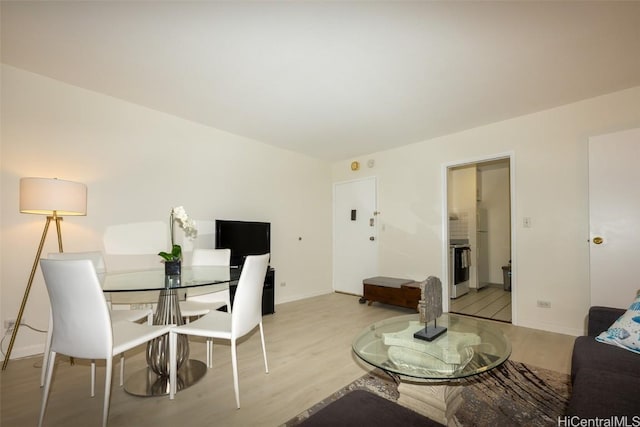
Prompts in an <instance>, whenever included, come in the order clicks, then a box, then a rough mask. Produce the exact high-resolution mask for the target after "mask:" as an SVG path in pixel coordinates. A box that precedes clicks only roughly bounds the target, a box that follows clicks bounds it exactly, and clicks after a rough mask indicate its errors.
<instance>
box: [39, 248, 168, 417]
mask: <svg viewBox="0 0 640 427" xmlns="http://www.w3.org/2000/svg"><path fill="white" fill-rule="evenodd" d="M40 267H41V269H42V274H43V275H44V281H45V285H46V288H47V292H48V294H49V301H50V303H51V313H52V319H53V323H52V329H53V333H52V339H51V346H50V347H49V355H48V357H47V365H48V366H47V375H46V378H45V384H44V391H43V394H42V406H41V408H40V418H39V421H38V425H39V426H42V423H43V420H44V415H45V411H46V408H47V402H48V399H49V391H50V388H51V379H52V377H53V370H54V367H55V360H56V355H57V354H58V353H60V354H64V355H67V356H69V357H75V358H80V359H91V360H94V359H105V360H106V374H105V375H106V378H105V388H104V408H103V413H102V425H103V426H106V425H107V419H108V417H109V400H110V397H111V377H112V371H113V357H114V356H115V355H117V354H122V353H123V352H125V351H127V350H129V349H131V348H134V347H137V346H139V345H141V344H144V343H146V342H148V341H151V340H153V339H154V338H158V337H160V336H162V335H164V334H166V333H168V332H169V330H170V328H171V326H170V325H147V324H140V323H135V322H128V321H118V322H112V321H111V315H110V311H109V308H108V306H107V302H106V300H105V297H104V295H103V293H102V289H101V287H100V281H99V280H98V275H97V274H96V270H95V268H94V266H93V263H92V262H91V261H90V260H87V259H80V260H53V259H42V260H40ZM79 301H82V304H78V302H79ZM170 344H171V341H170ZM170 353H175V349H173V348H171V349H170ZM174 368H175V365H172V366H170V368H169V369H170V371H171V372H170V377H172V378H176V375H175V373H173V372H172V370H173V369H174Z"/></svg>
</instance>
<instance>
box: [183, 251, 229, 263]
mask: <svg viewBox="0 0 640 427" xmlns="http://www.w3.org/2000/svg"><path fill="white" fill-rule="evenodd" d="M191 265H222V266H225V265H231V249H194V250H193V256H192V258H191Z"/></svg>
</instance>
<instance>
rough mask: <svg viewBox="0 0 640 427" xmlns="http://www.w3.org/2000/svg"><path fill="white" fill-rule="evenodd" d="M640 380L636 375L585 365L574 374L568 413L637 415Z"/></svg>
mask: <svg viewBox="0 0 640 427" xmlns="http://www.w3.org/2000/svg"><path fill="white" fill-rule="evenodd" d="M639 383H640V378H638V377H633V376H628V375H625V374H622V373H617V372H611V371H602V370H600V369H597V368H596V369H591V368H584V369H582V370H581V371H580V374H579V375H578V376H577V377H576V378H575V381H574V384H573V391H572V394H571V401H570V402H569V407H568V409H567V415H569V416H579V417H581V418H583V419H584V418H589V419H593V418H596V417H599V418H608V417H612V416H625V415H626V416H627V417H634V416H638V415H640V393H638V384H639ZM631 420H632V418H628V421H631ZM576 425H578V424H576Z"/></svg>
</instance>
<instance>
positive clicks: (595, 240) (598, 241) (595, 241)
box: [592, 236, 604, 245]
mask: <svg viewBox="0 0 640 427" xmlns="http://www.w3.org/2000/svg"><path fill="white" fill-rule="evenodd" d="M592 242H593V243H594V244H596V245H601V244H602V243H604V239H603V238H602V237H600V236H598V237H594V238H593V240H592Z"/></svg>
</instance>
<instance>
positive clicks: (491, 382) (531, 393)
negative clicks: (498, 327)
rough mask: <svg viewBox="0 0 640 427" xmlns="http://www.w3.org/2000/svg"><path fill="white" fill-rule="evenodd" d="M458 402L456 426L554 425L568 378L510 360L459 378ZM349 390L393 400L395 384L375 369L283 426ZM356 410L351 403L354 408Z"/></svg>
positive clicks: (565, 399) (563, 405)
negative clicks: (461, 398) (480, 372)
mask: <svg viewBox="0 0 640 427" xmlns="http://www.w3.org/2000/svg"><path fill="white" fill-rule="evenodd" d="M460 386H462V387H464V389H463V391H462V397H463V399H464V401H463V403H462V405H461V406H460V408H459V409H458V411H457V412H456V414H455V421H454V422H455V424H457V425H460V426H478V427H484V426H491V427H495V426H505V427H512V426H531V427H534V426H535V427H538V426H556V425H557V423H558V417H559V416H561V415H563V414H564V413H565V411H566V408H567V403H568V399H569V395H570V387H571V386H570V380H569V376H568V375H566V374H561V373H558V372H554V371H550V370H547V369H542V368H536V367H532V366H529V365H526V364H524V363H519V362H512V361H510V360H508V361H507V362H505V363H504V364H502V366H500V367H498V368H495V369H493V370H491V371H489V372H486V373H484V374H481V375H479V376H476V377H472V378H470V379H466V380H462V381H461V383H460ZM352 390H367V391H370V392H372V393H375V394H377V395H379V396H381V397H384V398H385V399H388V400H391V401H393V402H395V401H396V400H397V399H398V387H397V384H396V383H395V382H394V381H393V379H392V378H391V377H389V376H388V375H387V374H385V373H384V372H383V371H381V370H379V369H375V370H373V371H371V372H369V373H368V374H365V375H364V376H362V377H361V378H359V379H357V380H356V381H354V382H353V383H351V384H349V385H347V386H346V387H344V388H342V389H340V390H338V391H337V392H336V393H334V394H332V395H331V396H329V397H327V398H326V399H324V400H322V401H321V402H319V403H317V404H316V405H314V406H312V407H311V408H309V409H307V410H306V411H303V412H302V413H300V414H298V415H297V416H296V417H294V418H292V419H291V420H289V421H287V422H286V423H285V424H283V426H285V427H292V426H296V425H298V424H299V423H300V422H301V421H303V420H304V419H306V418H308V417H310V416H312V415H313V414H314V413H316V412H317V411H319V410H320V409H322V408H324V407H325V406H326V405H328V404H330V403H331V402H334V401H336V400H338V399H340V398H341V397H342V396H344V395H345V394H347V393H348V392H350V391H352ZM354 410H355V408H354Z"/></svg>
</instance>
